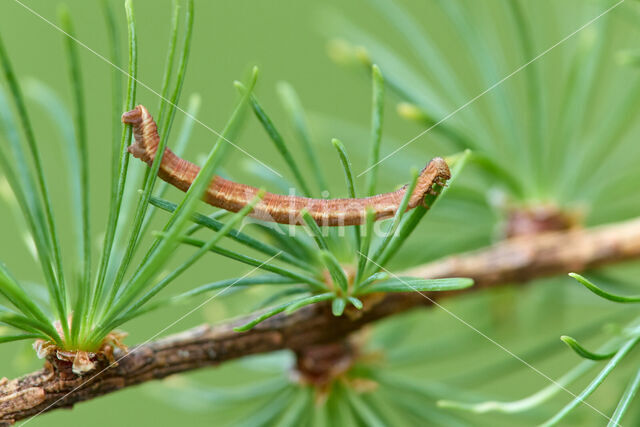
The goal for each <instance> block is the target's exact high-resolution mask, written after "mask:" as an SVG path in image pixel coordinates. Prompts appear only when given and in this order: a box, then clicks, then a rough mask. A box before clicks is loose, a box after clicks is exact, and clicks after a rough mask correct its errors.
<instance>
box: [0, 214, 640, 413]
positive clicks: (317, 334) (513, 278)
mask: <svg viewBox="0 0 640 427" xmlns="http://www.w3.org/2000/svg"><path fill="white" fill-rule="evenodd" d="M638 257H640V218H638V219H634V220H630V221H627V222H623V223H616V224H612V225H606V226H601V227H596V228H592V229H586V230H585V229H576V230H568V231H556V232H548V233H543V234H539V235H535V236H522V237H519V238H513V239H510V240H507V241H504V242H501V243H498V244H496V245H493V246H490V247H487V248H484V249H481V250H477V251H474V252H470V253H467V254H462V255H456V256H451V257H447V258H443V259H441V260H438V261H435V262H432V263H429V264H426V265H424V266H421V267H417V268H415V269H412V270H411V271H409V272H407V273H408V274H410V275H412V276H421V277H427V278H438V277H454V276H456V277H471V278H473V279H474V280H475V282H476V286H474V287H472V288H470V289H469V290H468V291H473V290H478V289H483V288H488V287H491V286H496V285H501V284H507V283H524V282H527V281H530V280H532V279H536V278H540V277H545V276H551V275H556V274H563V273H566V272H569V271H576V272H580V271H584V270H587V269H590V268H594V267H598V266H602V265H605V264H611V263H616V262H621V261H624V260H628V259H633V258H638ZM458 293H459V292H447V293H442V292H439V293H431V294H428V293H427V294H420V293H417V292H416V293H406V294H396V293H390V294H385V295H382V296H380V297H379V298H372V299H371V300H369V301H366V302H365V304H366V305H365V308H364V309H363V310H362V312H361V313H360V314H357V315H353V316H347V315H345V316H342V317H335V316H333V315H332V313H331V309H330V307H329V306H328V305H326V304H318V305H313V306H308V307H306V308H304V309H301V310H299V311H297V312H295V313H293V314H292V315H289V316H286V315H278V316H275V317H273V318H271V319H269V320H267V321H265V322H263V323H261V324H259V325H257V326H256V327H255V328H253V329H252V330H250V331H248V332H244V333H239V332H234V331H233V327H234V326H237V325H240V324H243V323H245V322H246V321H247V319H239V320H236V321H234V322H230V323H228V324H223V325H219V326H213V327H212V326H207V325H204V326H200V327H197V328H194V329H190V330H188V331H185V332H182V333H179V334H176V335H172V336H169V337H167V338H164V339H161V340H158V341H154V342H150V343H147V344H144V345H141V346H138V347H133V348H132V349H131V350H130V351H129V353H126V354H123V353H120V354H117V357H119V358H121V359H120V361H119V363H118V365H117V366H109V365H108V361H104V362H103V365H102V366H98V368H97V371H94V372H92V373H88V374H86V375H84V376H80V377H79V376H75V375H73V374H70V373H69V371H68V370H65V369H64V367H61V366H53V365H51V364H47V366H45V368H44V369H42V370H40V371H37V372H33V373H31V374H28V375H26V376H24V377H21V378H18V379H15V380H11V381H9V380H7V379H6V378H5V379H3V380H0V424H12V423H13V422H15V421H17V420H21V419H24V418H28V417H31V416H33V415H35V414H39V413H41V412H46V411H49V410H52V409H56V408H61V407H71V406H73V405H74V404H75V403H77V402H81V401H85V400H89V399H93V398H95V397H98V396H101V395H103V394H106V393H111V392H113V391H117V390H120V389H123V388H125V387H129V386H132V385H136V384H139V383H143V382H146V381H150V380H154V379H160V378H164V377H167V376H169V375H172V374H176V373H180V372H186V371H190V370H193V369H198V368H202V367H205V366H212V365H218V364H220V363H223V362H226V361H228V360H233V359H237V358H240V357H244V356H247V355H251V354H258V353H267V352H272V351H277V350H282V349H289V350H292V351H296V352H299V351H303V350H304V349H306V348H309V347H311V346H315V345H319V344H325V343H332V342H340V341H342V340H344V338H346V337H347V336H348V335H349V334H351V333H352V332H354V331H357V330H358V329H360V328H362V327H363V326H365V325H367V324H369V323H371V322H374V321H376V320H378V319H381V318H384V317H387V316H392V315H394V314H397V313H401V312H404V311H406V310H409V309H411V308H414V307H418V306H428V305H432V303H433V301H435V299H436V298H438V299H440V298H443V297H450V296H453V295H454V294H458ZM96 372H99V374H96Z"/></svg>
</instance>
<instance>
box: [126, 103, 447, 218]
mask: <svg viewBox="0 0 640 427" xmlns="http://www.w3.org/2000/svg"><path fill="white" fill-rule="evenodd" d="M122 122H123V123H126V124H130V125H132V126H133V136H134V143H133V144H132V145H131V146H129V148H128V150H129V152H130V153H131V154H132V155H133V156H134V157H136V158H138V159H140V160H142V161H143V162H145V163H147V164H148V165H149V166H151V164H152V163H153V159H154V158H155V155H156V151H157V148H158V143H159V141H160V137H159V135H158V128H157V126H156V123H155V121H154V120H153V117H151V115H150V114H149V112H148V111H147V109H146V108H145V107H144V106H142V105H138V106H137V107H136V108H135V109H133V110H131V111H129V112H127V113H124V114H123V115H122ZM199 171H200V168H199V167H198V166H196V165H194V164H193V163H191V162H189V161H187V160H184V159H181V158H180V157H178V156H176V155H175V154H174V153H173V152H172V151H171V150H170V149H168V148H166V149H165V152H164V155H163V156H162V162H161V164H160V169H159V171H158V176H159V177H160V178H161V179H162V180H164V181H166V182H168V183H169V184H171V185H173V186H175V187H177V188H179V189H180V190H182V191H187V190H188V189H189V186H190V185H191V183H192V182H193V181H194V179H195V178H196V175H198V172H199ZM450 177H451V173H450V172H449V167H448V166H447V163H446V162H445V161H444V160H443V159H442V158H440V157H436V158H434V159H433V160H431V161H430V162H429V164H427V166H426V167H425V168H424V169H423V170H422V172H421V173H420V176H419V177H418V181H417V184H416V187H415V189H414V191H413V193H412V195H411V197H410V199H409V204H408V206H407V210H409V209H413V208H415V207H416V206H418V205H419V204H421V203H423V202H424V197H425V195H426V194H427V193H428V192H429V191H430V190H431V187H432V186H433V185H434V184H435V183H438V184H440V185H444V183H445V182H446V180H448V179H449V178H450ZM406 187H407V186H406V185H405V186H404V187H402V188H400V189H398V190H396V191H393V192H390V193H384V194H378V195H375V196H371V197H365V198H358V199H312V198H307V197H298V196H284V195H278V194H273V193H265V194H264V197H263V199H262V200H261V201H260V202H259V203H258V204H256V206H255V207H254V208H253V211H252V212H251V216H252V217H254V218H257V219H260V220H263V221H270V222H277V223H280V224H291V225H300V224H303V220H302V217H301V211H302V210H303V209H306V210H307V211H308V212H309V214H310V215H311V217H312V218H313V219H314V220H315V221H316V223H318V224H319V225H325V226H343V225H359V224H362V223H364V221H365V214H366V210H367V208H368V207H370V208H371V209H373V211H374V212H375V219H376V220H379V219H384V218H390V217H392V216H393V215H394V214H395V213H396V211H397V210H398V208H399V206H400V203H401V201H402V198H403V196H404V194H405V192H406ZM257 193H258V189H257V188H255V187H251V186H249V185H245V184H240V183H237V182H233V181H229V180H226V179H224V178H221V177H219V176H215V177H214V178H213V179H212V181H211V184H210V185H209V188H208V189H207V191H206V193H205V195H204V196H203V199H204V201H205V202H207V203H209V204H210V205H212V206H215V207H218V208H221V209H225V210H228V211H231V212H238V211H239V210H241V209H242V208H243V207H244V206H246V205H247V204H248V203H249V202H250V201H251V200H252V199H253V198H254V196H255V195H256V194H257Z"/></svg>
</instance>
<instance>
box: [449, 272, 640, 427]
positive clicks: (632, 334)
mask: <svg viewBox="0 0 640 427" xmlns="http://www.w3.org/2000/svg"><path fill="white" fill-rule="evenodd" d="M569 275H570V276H571V277H573V278H574V279H576V280H577V281H578V282H579V283H581V284H583V285H584V286H585V287H587V288H588V289H589V290H591V291H592V292H594V293H595V294H596V295H598V296H600V297H601V298H603V299H607V300H612V301H615V302H618V303H628V302H634V301H629V300H628V299H626V298H624V297H620V296H616V295H613V294H611V293H609V292H606V291H604V290H602V289H600V288H599V287H597V286H596V285H594V284H593V283H591V282H590V281H589V280H588V279H586V278H584V277H582V276H580V275H579V274H576V273H571V274H569ZM636 302H637V301H636ZM561 340H562V341H563V342H565V343H566V344H567V345H568V346H569V347H570V348H571V349H572V350H573V351H574V352H575V353H576V354H577V355H578V356H579V357H581V358H583V359H585V360H586V362H582V363H581V364H579V365H577V366H576V367H575V368H573V369H572V370H570V371H569V372H567V373H566V374H565V375H564V376H563V377H561V378H560V379H559V380H557V381H554V383H553V384H551V385H550V386H548V387H546V388H545V389H543V390H541V391H539V392H538V393H536V394H534V395H532V396H529V397H527V398H525V399H521V400H519V401H513V402H495V401H485V402H480V403H473V404H467V403H461V402H456V401H441V402H440V405H441V406H443V407H450V408H456V409H461V410H467V411H472V412H479V413H484V412H489V411H500V412H509V413H514V412H523V411H531V410H533V409H535V408H536V407H538V406H539V405H541V404H542V403H543V402H545V401H546V400H548V399H550V398H551V397H552V396H554V395H556V394H557V393H558V392H560V391H563V390H564V391H566V390H567V389H566V386H567V385H568V384H570V383H572V382H574V381H576V380H578V379H579V378H581V377H582V376H584V375H585V374H586V372H587V371H588V368H590V367H591V366H592V365H593V363H595V362H598V361H604V360H608V362H607V363H606V365H605V366H604V368H602V370H601V371H600V372H599V373H598V374H597V375H596V377H595V378H594V379H593V380H592V381H591V382H590V383H589V384H588V385H587V387H586V388H585V389H584V390H583V391H582V392H581V393H580V394H578V395H573V396H574V399H573V400H571V402H569V403H568V404H567V405H565V406H564V407H563V408H562V409H561V410H560V411H559V412H558V413H556V414H555V415H554V416H552V417H551V418H550V419H549V420H547V421H546V422H545V423H544V424H543V425H545V426H552V425H557V424H558V423H559V422H561V421H562V420H564V419H565V417H566V416H567V415H568V414H569V413H571V411H573V410H574V409H575V408H577V407H578V406H580V405H581V404H587V405H588V403H585V399H587V398H588V397H589V396H590V395H591V394H593V393H594V392H595V391H596V389H597V388H598V387H599V386H600V385H601V384H602V383H603V382H604V380H605V379H606V378H607V377H608V376H609V374H611V372H612V371H613V370H614V369H615V368H616V367H618V366H619V365H620V363H621V361H622V360H623V359H624V358H625V357H626V356H627V355H628V354H629V352H631V350H633V349H634V348H635V347H636V346H637V344H638V343H639V342H640V326H638V320H637V319H636V320H634V321H632V322H631V323H630V324H629V325H627V327H626V328H624V329H623V330H622V331H621V332H620V333H619V334H618V335H617V336H615V337H613V338H612V339H610V340H609V341H608V342H607V343H606V344H604V345H603V346H602V348H601V349H599V350H598V351H596V352H592V351H589V350H587V349H586V348H585V347H584V346H583V345H582V344H580V343H579V342H578V341H576V340H575V339H574V338H571V337H569V336H566V335H565V336H562V337H561ZM638 381H639V380H638V378H637V375H636V376H634V377H633V379H632V380H631V382H629V384H628V386H627V389H626V390H625V391H624V393H623V394H622V396H621V397H620V400H619V403H618V407H617V408H616V411H615V413H614V415H613V417H611V419H610V420H609V425H611V426H615V425H619V422H620V420H621V419H622V417H623V415H624V414H625V413H626V411H627V410H628V408H629V401H630V399H631V398H632V397H633V396H634V395H635V393H636V392H637V390H638V388H639V387H640V385H639V384H638ZM572 394H573V393H572ZM603 415H604V414H603ZM607 418H609V417H607Z"/></svg>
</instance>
